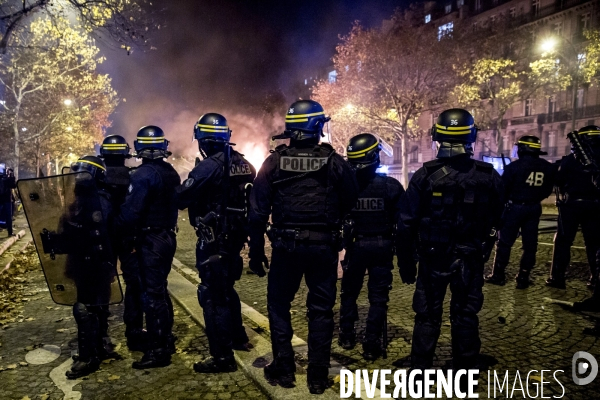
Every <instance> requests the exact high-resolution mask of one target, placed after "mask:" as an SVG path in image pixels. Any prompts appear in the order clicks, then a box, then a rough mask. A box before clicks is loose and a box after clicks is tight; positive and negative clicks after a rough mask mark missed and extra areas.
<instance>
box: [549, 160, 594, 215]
mask: <svg viewBox="0 0 600 400" xmlns="http://www.w3.org/2000/svg"><path fill="white" fill-rule="evenodd" d="M594 158H597V157H594ZM596 162H598V161H596ZM556 186H557V187H558V189H559V192H560V194H561V195H562V196H564V197H565V199H564V200H565V202H567V203H569V202H571V201H575V200H590V201H596V200H598V199H600V190H598V188H596V186H595V185H594V183H593V178H592V173H591V171H587V170H585V169H584V168H583V166H582V165H581V164H580V163H579V162H578V161H577V160H576V159H575V156H574V155H573V154H569V155H568V156H565V157H563V158H562V160H561V161H560V165H559V167H558V173H557V175H556Z"/></svg>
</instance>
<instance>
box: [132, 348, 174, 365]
mask: <svg viewBox="0 0 600 400" xmlns="http://www.w3.org/2000/svg"><path fill="white" fill-rule="evenodd" d="M168 365H171V353H170V352H169V350H167V349H154V350H148V351H147V352H146V353H144V356H143V357H142V359H141V360H140V361H134V362H133V364H132V365H131V366H132V367H133V368H135V369H147V368H161V367H166V366H168Z"/></svg>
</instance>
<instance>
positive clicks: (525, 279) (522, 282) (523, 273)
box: [515, 269, 531, 289]
mask: <svg viewBox="0 0 600 400" xmlns="http://www.w3.org/2000/svg"><path fill="white" fill-rule="evenodd" d="M515 280H516V281H517V289H527V288H528V287H529V286H530V285H531V281H530V280H529V271H528V270H526V269H521V270H519V273H518V274H517V276H516V277H515Z"/></svg>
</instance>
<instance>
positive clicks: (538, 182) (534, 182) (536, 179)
mask: <svg viewBox="0 0 600 400" xmlns="http://www.w3.org/2000/svg"><path fill="white" fill-rule="evenodd" d="M525 183H527V184H529V186H542V185H543V184H544V173H543V172H532V173H531V174H529V176H528V177H527V180H526V181H525Z"/></svg>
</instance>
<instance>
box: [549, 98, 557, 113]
mask: <svg viewBox="0 0 600 400" xmlns="http://www.w3.org/2000/svg"><path fill="white" fill-rule="evenodd" d="M555 112H556V96H550V97H548V114H552V113H555Z"/></svg>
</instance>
